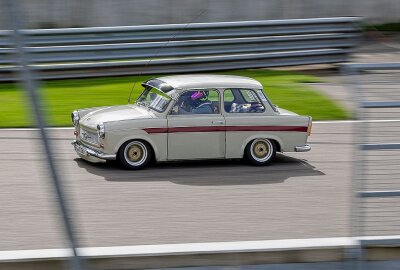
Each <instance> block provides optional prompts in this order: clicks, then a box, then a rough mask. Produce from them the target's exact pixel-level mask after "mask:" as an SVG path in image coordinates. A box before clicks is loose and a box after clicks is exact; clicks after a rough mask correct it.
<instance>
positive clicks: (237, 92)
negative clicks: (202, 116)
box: [224, 89, 265, 113]
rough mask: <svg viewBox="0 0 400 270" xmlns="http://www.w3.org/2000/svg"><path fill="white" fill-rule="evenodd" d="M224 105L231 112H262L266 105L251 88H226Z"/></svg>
mask: <svg viewBox="0 0 400 270" xmlns="http://www.w3.org/2000/svg"><path fill="white" fill-rule="evenodd" d="M224 107H225V111H226V112H229V113H262V112H264V111H265V107H264V105H263V103H262V102H261V100H260V98H259V97H258V96H257V94H256V92H255V91H254V90H251V89H225V91H224Z"/></svg>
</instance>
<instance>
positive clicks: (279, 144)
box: [241, 134, 283, 155]
mask: <svg viewBox="0 0 400 270" xmlns="http://www.w3.org/2000/svg"><path fill="white" fill-rule="evenodd" d="M255 139H269V140H271V141H273V142H274V143H275V146H276V151H277V152H281V151H282V149H283V142H282V140H281V139H280V138H279V137H278V136H274V135H269V134H268V135H265V134H256V135H252V136H249V137H247V138H246V140H244V142H243V144H242V147H241V152H242V154H243V155H244V153H245V151H246V147H247V146H248V145H249V143H251V142H252V141H254V140H255Z"/></svg>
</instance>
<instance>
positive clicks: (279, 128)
mask: <svg viewBox="0 0 400 270" xmlns="http://www.w3.org/2000/svg"><path fill="white" fill-rule="evenodd" d="M226 131H297V132H307V127H299V126H226Z"/></svg>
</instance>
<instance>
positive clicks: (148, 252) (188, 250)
mask: <svg viewBox="0 0 400 270" xmlns="http://www.w3.org/2000/svg"><path fill="white" fill-rule="evenodd" d="M355 244H356V242H355V241H354V239H352V238H349V237H334V238H311V239H283V240H265V241H239V242H214V243H187V244H166V245H140V246H113V247H87V248H79V249H78V252H79V253H80V255H82V256H87V257H112V256H124V255H125V256H165V255H178V254H180V255H181V254H204V253H231V252H256V251H279V250H293V249H315V248H327V247H338V248H342V247H348V246H353V245H355ZM70 255H72V252H71V250H70V249H35V250H9V251H0V261H12V260H27V259H51V258H63V257H67V256H70Z"/></svg>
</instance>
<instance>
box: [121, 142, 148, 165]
mask: <svg viewBox="0 0 400 270" xmlns="http://www.w3.org/2000/svg"><path fill="white" fill-rule="evenodd" d="M151 156H152V150H151V146H150V145H149V144H148V143H147V142H144V141H141V140H132V141H128V142H126V143H124V144H123V145H122V146H121V147H120V149H119V151H118V159H119V161H120V162H121V164H122V166H124V167H125V168H126V169H129V170H140V169H143V168H145V167H146V166H147V165H148V164H149V162H150V160H151Z"/></svg>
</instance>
